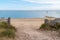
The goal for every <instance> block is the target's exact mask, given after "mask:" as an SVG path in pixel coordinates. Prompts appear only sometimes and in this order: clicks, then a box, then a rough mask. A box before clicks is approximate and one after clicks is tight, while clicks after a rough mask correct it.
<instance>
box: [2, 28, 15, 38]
mask: <svg viewBox="0 0 60 40" xmlns="http://www.w3.org/2000/svg"><path fill="white" fill-rule="evenodd" d="M1 34H2V35H3V36H5V37H9V38H14V36H15V32H14V31H12V30H10V29H8V30H5V31H3V32H1Z"/></svg>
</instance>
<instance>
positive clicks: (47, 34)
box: [11, 19, 60, 40]
mask: <svg viewBox="0 0 60 40" xmlns="http://www.w3.org/2000/svg"><path fill="white" fill-rule="evenodd" d="M43 23H44V19H11V24H12V25H13V26H15V27H16V29H17V32H16V37H15V40H60V38H59V37H58V36H57V34H58V33H57V32H51V31H40V30H38V29H39V28H40V26H41V24H43Z"/></svg>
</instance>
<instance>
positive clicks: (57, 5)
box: [0, 0, 60, 10]
mask: <svg viewBox="0 0 60 40" xmlns="http://www.w3.org/2000/svg"><path fill="white" fill-rule="evenodd" d="M0 10H60V0H0Z"/></svg>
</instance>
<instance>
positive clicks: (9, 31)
mask: <svg viewBox="0 0 60 40" xmlns="http://www.w3.org/2000/svg"><path fill="white" fill-rule="evenodd" d="M2 29H4V30H3V31H2V32H0V37H9V38H14V37H15V31H16V29H15V27H14V26H12V25H8V23H7V22H0V30H2Z"/></svg>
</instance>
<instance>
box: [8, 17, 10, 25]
mask: <svg viewBox="0 0 60 40" xmlns="http://www.w3.org/2000/svg"><path fill="white" fill-rule="evenodd" d="M8 26H10V17H8Z"/></svg>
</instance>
